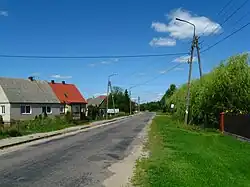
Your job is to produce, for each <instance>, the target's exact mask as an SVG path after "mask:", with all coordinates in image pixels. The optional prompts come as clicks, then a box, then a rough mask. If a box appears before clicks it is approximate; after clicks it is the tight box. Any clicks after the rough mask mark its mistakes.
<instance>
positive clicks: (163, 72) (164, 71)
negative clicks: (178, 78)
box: [159, 70, 167, 74]
mask: <svg viewBox="0 0 250 187" xmlns="http://www.w3.org/2000/svg"><path fill="white" fill-rule="evenodd" d="M166 72H167V71H166V70H162V71H160V72H159V73H160V74H165V73H166Z"/></svg>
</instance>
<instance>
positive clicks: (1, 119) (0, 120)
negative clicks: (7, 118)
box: [0, 115, 3, 125]
mask: <svg viewBox="0 0 250 187" xmlns="http://www.w3.org/2000/svg"><path fill="white" fill-rule="evenodd" d="M1 124H3V116H1V115H0V125H1Z"/></svg>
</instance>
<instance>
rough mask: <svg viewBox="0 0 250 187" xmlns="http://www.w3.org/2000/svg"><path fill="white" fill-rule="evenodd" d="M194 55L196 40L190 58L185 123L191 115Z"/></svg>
mask: <svg viewBox="0 0 250 187" xmlns="http://www.w3.org/2000/svg"><path fill="white" fill-rule="evenodd" d="M193 55H194V42H193V43H192V47H191V57H190V60H189V59H188V63H189V72H188V83H187V87H188V88H187V98H186V110H185V123H186V124H188V116H189V106H190V89H191V78H192V68H193Z"/></svg>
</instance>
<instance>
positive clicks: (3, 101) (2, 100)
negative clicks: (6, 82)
mask: <svg viewBox="0 0 250 187" xmlns="http://www.w3.org/2000/svg"><path fill="white" fill-rule="evenodd" d="M1 106H5V114H2V110H1ZM0 115H1V116H2V117H3V121H4V122H5V123H9V122H10V104H9V100H8V98H7V96H6V95H5V93H4V91H3V88H2V86H1V85H0Z"/></svg>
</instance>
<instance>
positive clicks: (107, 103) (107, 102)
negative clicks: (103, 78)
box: [106, 79, 110, 119]
mask: <svg viewBox="0 0 250 187" xmlns="http://www.w3.org/2000/svg"><path fill="white" fill-rule="evenodd" d="M109 81H110V80H109V79H108V86H107V99H106V119H108V109H109Z"/></svg>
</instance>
